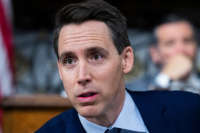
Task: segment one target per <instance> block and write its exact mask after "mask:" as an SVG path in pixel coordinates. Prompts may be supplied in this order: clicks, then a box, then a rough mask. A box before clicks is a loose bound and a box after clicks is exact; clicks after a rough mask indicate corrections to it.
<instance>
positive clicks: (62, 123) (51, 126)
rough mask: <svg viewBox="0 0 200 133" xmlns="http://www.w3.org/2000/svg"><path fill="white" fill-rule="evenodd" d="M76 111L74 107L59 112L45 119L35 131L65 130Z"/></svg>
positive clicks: (49, 132)
mask: <svg viewBox="0 0 200 133" xmlns="http://www.w3.org/2000/svg"><path fill="white" fill-rule="evenodd" d="M76 115H77V112H76V111H75V110H74V109H69V110H67V111H65V112H62V113H61V114H59V115H57V116H55V117H54V118H52V119H51V120H49V121H47V122H46V123H45V124H44V125H43V126H42V127H41V128H40V129H39V130H37V131H36V133H47V132H48V133H54V132H65V130H66V128H67V125H68V124H71V122H72V120H73V119H75V117H76Z"/></svg>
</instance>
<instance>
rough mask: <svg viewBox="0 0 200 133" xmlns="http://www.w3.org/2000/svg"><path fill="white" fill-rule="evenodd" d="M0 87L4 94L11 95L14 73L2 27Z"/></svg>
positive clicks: (0, 34)
mask: <svg viewBox="0 0 200 133" xmlns="http://www.w3.org/2000/svg"><path fill="white" fill-rule="evenodd" d="M0 89H1V92H2V95H3V96H8V95H11V92H12V74H11V71H10V67H9V61H8V58H7V53H6V50H5V47H4V43H3V38H2V32H1V29H0Z"/></svg>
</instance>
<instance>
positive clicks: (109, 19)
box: [53, 0, 130, 57]
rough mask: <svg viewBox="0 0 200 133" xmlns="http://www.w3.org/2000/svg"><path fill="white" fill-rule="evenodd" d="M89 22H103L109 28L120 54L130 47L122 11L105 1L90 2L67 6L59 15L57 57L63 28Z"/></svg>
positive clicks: (55, 45) (57, 19) (90, 0)
mask: <svg viewBox="0 0 200 133" xmlns="http://www.w3.org/2000/svg"><path fill="white" fill-rule="evenodd" d="M89 20H97V21H102V22H104V23H105V24H106V25H107V26H108V28H109V30H110V32H111V37H112V40H113V43H114V45H115V47H116V49H117V51H118V53H119V54H121V52H122V51H123V49H124V48H125V47H127V46H130V41H129V39H128V35H127V24H126V18H125V17H124V16H123V15H122V14H121V13H120V11H119V10H118V9H117V8H115V7H113V6H112V5H110V4H108V3H107V2H105V1H103V0H88V1H85V2H82V3H74V4H69V5H66V6H65V7H64V8H62V9H61V10H60V11H59V12H58V13H57V15H56V27H55V31H54V40H53V41H54V50H55V53H56V55H57V57H59V55H58V37H59V33H60V30H61V28H62V27H63V26H64V25H67V24H71V23H75V24H81V23H83V22H86V21H89Z"/></svg>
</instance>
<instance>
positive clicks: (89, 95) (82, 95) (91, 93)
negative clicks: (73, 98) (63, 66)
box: [79, 92, 97, 97]
mask: <svg viewBox="0 0 200 133" xmlns="http://www.w3.org/2000/svg"><path fill="white" fill-rule="evenodd" d="M96 94H97V93H95V92H88V93H84V94H81V95H79V97H91V96H94V95H96Z"/></svg>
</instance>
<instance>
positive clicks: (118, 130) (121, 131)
mask: <svg viewBox="0 0 200 133" xmlns="http://www.w3.org/2000/svg"><path fill="white" fill-rule="evenodd" d="M104 133H145V132H137V131H131V130H127V129H121V128H116V127H114V128H112V129H110V130H109V129H107V130H106V131H105V132H104Z"/></svg>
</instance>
